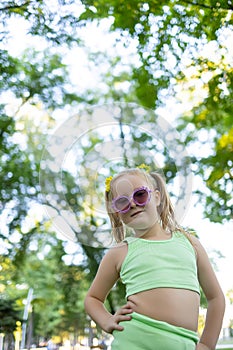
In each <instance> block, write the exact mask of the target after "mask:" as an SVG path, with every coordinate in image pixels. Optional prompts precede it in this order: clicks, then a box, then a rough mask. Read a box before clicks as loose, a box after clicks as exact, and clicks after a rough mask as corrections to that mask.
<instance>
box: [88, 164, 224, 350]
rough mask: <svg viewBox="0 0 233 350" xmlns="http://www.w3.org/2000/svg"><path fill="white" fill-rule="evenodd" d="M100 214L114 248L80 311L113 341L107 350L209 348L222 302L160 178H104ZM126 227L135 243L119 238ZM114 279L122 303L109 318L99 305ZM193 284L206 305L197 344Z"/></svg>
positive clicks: (130, 173)
mask: <svg viewBox="0 0 233 350" xmlns="http://www.w3.org/2000/svg"><path fill="white" fill-rule="evenodd" d="M106 207H107V211H108V214H109V217H110V220H111V225H112V229H113V235H114V237H115V239H116V241H117V242H118V244H117V245H116V246H115V247H113V248H111V249H109V251H108V252H107V253H106V255H105V256H104V258H103V260H102V262H101V264H100V266H99V269H98V272H97V275H96V277H95V279H94V281H93V283H92V285H91V287H90V289H89V291H88V293H87V296H86V298H85V308H86V311H87V313H88V314H89V315H90V317H91V318H92V319H93V320H94V321H95V322H96V323H98V324H99V325H100V327H101V328H102V329H103V330H104V331H105V332H107V333H112V334H113V336H114V339H113V342H112V345H111V349H112V350H143V349H145V350H156V349H157V350H194V349H196V350H212V349H215V346H216V343H217V340H218V337H219V333H220V330H221V326H222V319H223V315H224V309H225V300H224V295H223V292H222V290H221V288H220V286H219V283H218V281H217V279H216V276H215V273H214V271H213V269H212V267H211V264H210V262H209V259H208V257H207V254H206V252H205V250H204V248H203V247H202V246H201V244H200V242H199V240H198V239H197V238H196V237H193V236H191V235H189V234H188V233H186V232H185V231H184V230H183V229H182V228H181V227H180V226H179V225H178V224H177V223H176V220H175V218H174V211H173V208H172V205H171V201H170V198H169V195H168V193H167V190H166V186H165V182H164V181H163V179H162V177H161V176H160V175H159V174H157V173H150V174H149V173H147V172H145V171H144V170H143V169H138V168H136V169H129V170H125V171H123V172H121V173H119V174H118V175H116V176H115V177H114V178H109V179H108V181H107V182H106ZM125 226H127V227H130V228H131V229H133V231H134V237H128V238H125V232H124V227H125ZM119 278H121V280H122V282H123V283H124V284H125V287H126V298H127V303H126V305H124V306H122V307H121V308H120V309H119V310H117V311H116V313H115V314H114V315H112V314H110V313H109V312H108V311H107V310H106V308H105V306H104V301H105V299H106V297H107V295H108V293H109V292H110V290H111V289H112V287H113V286H114V284H115V283H116V282H117V280H118V279H119ZM199 285H200V286H201V287H202V289H203V291H204V294H205V296H206V298H207V301H208V310H207V315H206V323H205V328H204V331H203V333H202V335H201V337H200V339H199V338H198V336H197V325H198V311H199V301H200V290H199Z"/></svg>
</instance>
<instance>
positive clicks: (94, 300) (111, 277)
mask: <svg viewBox="0 0 233 350" xmlns="http://www.w3.org/2000/svg"><path fill="white" fill-rule="evenodd" d="M126 249H127V248H126V246H121V247H116V248H112V249H110V250H109V251H108V253H107V254H106V255H105V256H104V258H103V260H102V262H101V264H100V266H99V269H98V271H97V274H96V277H95V279H94V281H93V283H92V285H91V287H90V289H89V291H88V293H87V295H86V298H85V301H84V305H85V309H86V312H87V313H88V314H89V316H90V317H91V318H92V319H93V320H94V321H95V322H96V323H98V324H99V326H100V327H101V328H102V329H103V330H104V331H105V332H107V333H112V331H113V330H114V329H117V330H119V331H122V330H123V329H124V328H123V327H122V326H120V325H119V322H121V321H126V320H130V319H131V317H130V316H129V315H127V314H129V313H131V312H132V310H131V309H130V308H129V306H128V304H126V305H124V306H123V307H121V308H120V309H119V310H118V311H117V312H116V313H115V314H114V315H112V314H111V313H110V312H109V311H108V310H107V309H106V308H105V306H104V301H105V299H106V297H107V295H108V294H109V292H110V290H111V289H112V287H113V286H114V284H115V283H116V282H117V280H118V279H119V258H120V256H121V255H122V252H123V251H125V252H126Z"/></svg>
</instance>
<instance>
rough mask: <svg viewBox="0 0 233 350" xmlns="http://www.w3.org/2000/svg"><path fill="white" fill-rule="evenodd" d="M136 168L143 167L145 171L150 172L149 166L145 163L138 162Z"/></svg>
mask: <svg viewBox="0 0 233 350" xmlns="http://www.w3.org/2000/svg"><path fill="white" fill-rule="evenodd" d="M137 168H138V169H144V170H145V171H146V172H147V173H149V172H150V167H149V165H146V164H144V163H143V164H140V165H139V166H137Z"/></svg>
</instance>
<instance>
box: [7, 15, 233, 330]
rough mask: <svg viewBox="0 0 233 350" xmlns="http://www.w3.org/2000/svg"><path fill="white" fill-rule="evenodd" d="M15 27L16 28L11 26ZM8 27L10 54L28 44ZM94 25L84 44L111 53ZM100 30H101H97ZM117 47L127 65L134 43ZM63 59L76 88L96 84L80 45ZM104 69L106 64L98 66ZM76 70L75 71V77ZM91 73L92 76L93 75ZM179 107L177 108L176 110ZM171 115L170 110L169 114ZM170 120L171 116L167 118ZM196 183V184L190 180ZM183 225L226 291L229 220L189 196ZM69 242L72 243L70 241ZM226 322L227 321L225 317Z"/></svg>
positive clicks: (232, 309) (232, 242) (232, 239)
mask: <svg viewBox="0 0 233 350" xmlns="http://www.w3.org/2000/svg"><path fill="white" fill-rule="evenodd" d="M16 27H17V30H15V28H16ZM107 28H108V23H105V24H104V22H103V26H102V28H101V27H100V28H99V29H98V30H99V31H100V33H99V34H100V35H105V34H104V32H105V31H106V30H107ZM11 29H12V38H11V40H9V51H10V53H11V54H12V55H19V54H20V53H22V51H23V50H24V49H25V48H27V47H29V46H31V43H32V41H31V39H30V37H27V36H26V35H25V31H26V27H25V25H24V24H23V23H22V22H20V23H16V22H15V23H14V22H12V23H11ZM96 30H97V29H96V28H95V26H92V25H91V26H90V28H89V30H86V29H85V31H84V32H83V39H85V41H86V43H87V45H88V46H89V47H90V48H91V50H93V52H95V51H101V50H103V51H106V50H108V53H111V54H112V55H114V54H115V50H116V49H111V50H112V52H111V50H109V45H111V40H112V38H111V39H109V40H100V39H99V35H97V34H96ZM101 32H102V34H101ZM35 45H38V47H40V48H42V47H43V45H44V44H43V42H40V43H38V44H35ZM118 45H119V47H118V49H121V50H122V63H123V64H124V65H126V66H127V64H128V63H130V62H131V60H132V59H133V56H134V51H135V43H134V42H132V43H131V45H130V47H129V48H128V51H127V50H125V49H123V45H121V44H120V43H119V44H118ZM77 57H78V60H77ZM65 61H66V62H67V63H68V64H69V66H70V72H71V77H73V78H72V79H73V83H74V84H77V85H79V88H83V89H85V88H86V86H87V84H88V88H89V89H90V88H91V87H92V86H93V88H96V84H98V71H97V70H98V69H99V67H94V66H92V67H91V69H90V66H89V64H90V63H88V58H87V54H86V52H85V51H83V50H82V49H81V48H76V49H75V51H74V52H70V53H69V54H67V55H66V57H65ZM101 69H106V68H104V67H103V68H101ZM77 70H78V72H79V79H78V81H77V78H76V76H77ZM93 74H94V77H95V74H96V79H93ZM173 108H174V105H173V101H171V102H168V105H167V108H166V109H164V110H161V111H160V112H161V115H163V117H164V118H166V116H167V115H168V114H169V110H170V111H171V110H173ZM180 112H182V111H180V110H178V111H177V114H179V113H180ZM173 115H174V114H173ZM168 122H171V120H168ZM194 185H195V186H196V184H194ZM181 224H182V225H184V226H189V227H193V228H194V229H195V230H196V232H197V234H198V235H199V238H200V241H201V243H202V244H203V246H204V248H205V249H206V251H207V253H208V254H209V256H210V258H211V259H213V260H214V261H215V263H216V267H217V271H216V274H217V276H218V279H219V281H220V284H221V286H222V288H223V291H224V293H226V292H227V291H228V290H229V289H233V274H232V268H233V254H232V247H233V224H232V223H226V224H216V223H211V222H210V221H209V220H207V219H205V218H203V214H202V207H201V206H200V205H195V197H193V198H192V199H191V202H190V203H189V208H188V210H187V212H186V215H185V217H184V218H183V221H182V222H181ZM71 245H72V243H71ZM215 251H219V252H221V254H222V256H223V258H219V257H218V254H217V253H215ZM229 318H232V319H233V305H229V304H228V303H227V311H226V320H228V319H229ZM226 324H227V321H226Z"/></svg>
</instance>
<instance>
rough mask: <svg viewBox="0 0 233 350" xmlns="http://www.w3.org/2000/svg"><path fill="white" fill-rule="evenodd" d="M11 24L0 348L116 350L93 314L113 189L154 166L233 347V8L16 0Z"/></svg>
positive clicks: (3, 127)
mask: <svg viewBox="0 0 233 350" xmlns="http://www.w3.org/2000/svg"><path fill="white" fill-rule="evenodd" d="M0 18H1V21H0V73H1V74H0V113H1V114H0V181H1V187H0V219H1V220H0V228H1V229H0V350H8V349H16V350H18V349H24V348H27V349H30V348H38V347H40V348H43V347H45V348H47V349H48V350H50V349H51V350H52V349H58V348H61V349H63V348H64V349H71V348H72V349H74V348H75V349H91V348H99V349H107V347H108V345H109V344H110V342H111V337H110V336H108V335H107V334H104V333H103V332H101V330H100V329H99V328H98V326H97V325H96V324H95V323H94V322H92V321H91V320H90V319H89V318H88V317H87V315H86V314H85V311H84V306H83V300H84V296H85V293H86V292H87V289H88V287H89V285H90V283H91V281H92V279H93V277H94V275H95V273H96V270H97V268H98V265H99V262H100V260H101V258H102V256H103V254H104V253H105V250H106V249H107V248H108V246H109V245H110V243H111V238H110V226H109V222H108V221H107V218H106V214H105V211H104V203H103V191H104V179H105V178H106V177H107V176H109V175H112V174H114V173H116V172H117V171H118V170H121V168H122V167H127V166H135V165H138V164H141V163H146V164H150V165H152V168H154V169H155V170H156V169H159V171H160V172H162V173H163V175H164V176H165V178H166V181H167V184H168V188H169V192H170V193H171V196H172V199H173V202H174V205H175V206H176V204H177V203H179V204H180V203H181V204H182V205H181V207H182V208H181V209H180V210H181V212H182V213H181V214H182V215H181V216H180V219H181V224H182V225H183V226H184V227H186V228H189V229H190V230H192V231H193V233H194V234H196V235H197V236H198V237H199V238H200V240H201V242H202V244H203V245H204V247H205V248H206V250H207V252H208V254H209V257H210V259H211V262H212V263H213V266H214V268H215V270H216V273H217V275H218V278H219V280H220V283H221V285H222V287H223V290H224V293H225V295H226V302H227V310H226V317H225V319H224V325H223V329H222V332H221V337H220V341H219V348H225V349H233V347H230V345H228V344H232V343H233V341H232V335H233V277H232V268H233V258H232V244H233V238H232V237H233V236H232V231H233V229H232V228H233V226H232V204H233V200H232V171H233V170H232V165H233V156H232V154H233V153H232V151H233V97H232V96H233V46H232V42H233V3H232V1H227V0H218V1H217V0H206V1H205V2H203V1H200V0H197V1H192V0H183V1H176V0H173V1H163V0H160V1H157V0H150V1H146V2H141V1H137V0H130V1H123V0H109V1H106V0H100V1H93V0H83V1H78V0H31V1H30V0H15V1H14V0H8V1H7V0H2V1H1V3H0ZM96 106H104V107H101V108H100V109H98V110H97V109H96ZM106 106H107V107H106ZM96 111H98V113H96ZM187 179H188V181H187ZM122 303H124V288H123V286H122V284H121V283H120V282H119V283H118V284H117V285H116V286H115V288H114V290H113V291H112V292H111V294H110V295H109V296H108V299H107V301H106V306H107V307H108V308H109V310H110V311H112V312H114V310H115V309H116V308H117V307H118V306H119V305H121V304H122ZM205 308H206V300H205V298H204V296H202V300H201V309H200V322H199V331H201V330H202V327H203V322H204V317H205ZM224 344H226V345H224Z"/></svg>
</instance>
